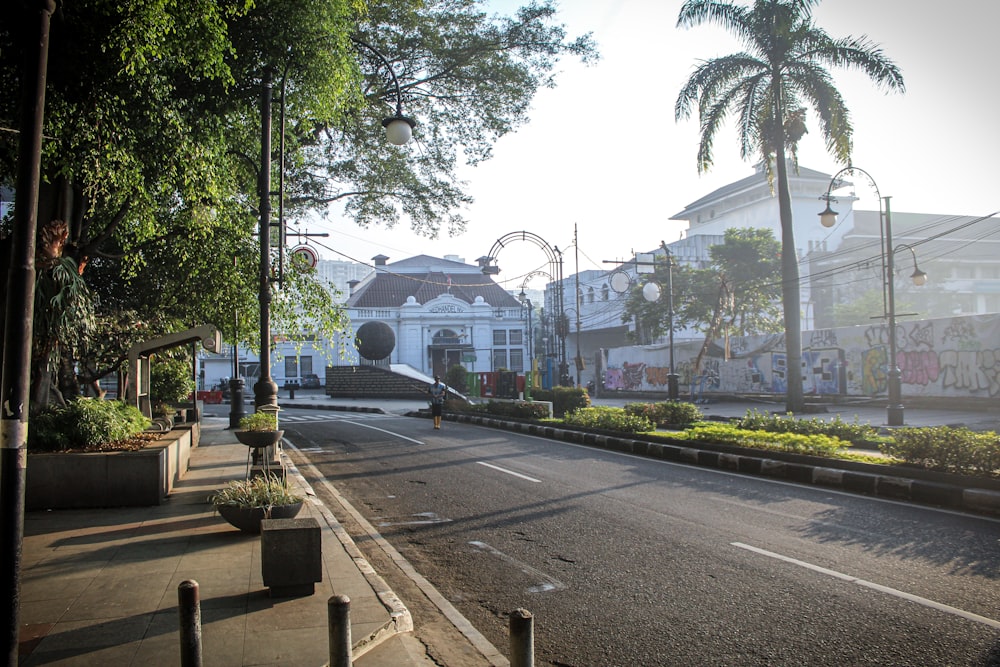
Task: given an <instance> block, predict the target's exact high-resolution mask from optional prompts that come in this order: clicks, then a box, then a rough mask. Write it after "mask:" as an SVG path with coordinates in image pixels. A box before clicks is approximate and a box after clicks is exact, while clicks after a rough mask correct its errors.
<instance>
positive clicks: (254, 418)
mask: <svg viewBox="0 0 1000 667" xmlns="http://www.w3.org/2000/svg"><path fill="white" fill-rule="evenodd" d="M284 434H285V432H284V431H279V430H278V417H277V415H276V414H275V413H274V412H254V413H253V414H249V415H247V416H245V417H243V418H242V419H240V430H239V431H236V439H237V440H239V441H240V442H242V443H243V444H244V445H246V446H247V447H252V448H254V449H263V448H264V447H271V446H273V445H276V444H278V441H280V440H281V438H282V436H283V435H284Z"/></svg>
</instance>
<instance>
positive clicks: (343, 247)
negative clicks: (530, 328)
mask: <svg viewBox="0 0 1000 667" xmlns="http://www.w3.org/2000/svg"><path fill="white" fill-rule="evenodd" d="M519 4H523V3H519V2H515V1H514V0H493V1H492V2H490V6H491V7H493V8H495V11H497V12H501V13H510V12H512V11H513V8H514V7H516V6H517V5H519ZM680 6H681V0H667V1H664V0H572V1H570V0H564V2H563V3H561V6H560V22H561V23H564V24H565V25H566V27H567V31H568V33H569V35H570V36H571V37H575V36H577V35H579V34H582V33H586V32H593V34H594V38H595V40H596V41H597V43H598V49H599V51H600V53H601V56H602V58H601V60H600V61H599V62H598V63H597V64H596V65H592V66H590V67H586V66H583V65H581V64H579V63H578V62H576V61H570V60H565V61H563V62H562V63H560V65H559V70H560V74H559V76H558V78H557V87H556V88H555V89H551V90H550V89H546V90H543V91H541V92H540V93H539V95H538V96H537V97H536V99H535V101H534V103H533V111H532V113H531V121H530V122H529V123H528V124H527V125H526V126H524V127H522V128H521V129H520V130H518V131H517V132H516V133H515V134H513V135H508V136H507V137H504V138H503V139H501V140H500V142H499V143H498V144H497V145H496V147H495V150H494V158H493V159H492V160H490V161H488V162H486V163H484V164H482V165H480V166H479V167H478V168H475V169H472V168H469V169H465V170H464V172H463V177H464V178H465V179H466V180H467V181H468V183H469V191H470V193H471V194H472V195H473V196H474V197H475V199H476V202H475V204H473V205H472V206H471V207H469V208H468V209H467V210H465V211H464V212H463V214H464V216H465V217H466V219H467V220H469V225H468V229H467V231H466V232H465V233H464V234H463V235H461V236H460V237H456V238H448V237H444V236H443V237H441V238H439V239H437V240H427V239H424V238H422V237H419V236H416V235H415V234H413V233H412V232H411V231H410V229H409V226H408V223H407V222H405V221H403V222H401V223H400V224H399V225H398V226H397V227H396V228H395V229H393V230H391V231H385V230H362V229H360V228H359V227H357V226H356V225H354V224H353V223H352V222H350V221H347V220H343V219H336V218H334V217H331V219H330V220H329V221H322V222H313V223H311V224H309V225H308V226H305V225H304V226H302V227H301V228H300V229H302V230H303V231H313V232H329V233H330V237H329V238H325V239H318V242H319V243H322V244H323V245H325V246H329V247H331V248H333V249H335V250H337V251H339V252H340V253H343V254H344V255H346V256H347V258H350V259H354V260H358V261H363V262H368V261H369V260H370V258H371V257H373V256H374V255H377V254H380V253H381V254H385V255H388V256H389V257H390V262H391V261H396V260H401V259H405V258H407V257H411V256H413V255H416V254H422V253H423V254H429V255H434V256H438V257H441V256H444V255H446V254H454V255H458V256H460V257H462V258H464V259H465V260H466V261H467V262H468V263H470V264H471V263H475V260H476V258H478V257H480V256H482V255H486V254H487V253H488V252H489V250H490V249H491V247H492V246H493V244H494V242H495V241H496V240H497V239H499V238H501V237H503V236H505V235H507V234H508V233H511V232H518V231H521V230H527V231H530V232H533V233H535V234H537V235H538V236H540V237H542V238H543V239H545V241H547V242H548V243H549V244H550V245H553V246H558V247H559V249H560V250H562V251H563V253H564V260H565V274H566V275H567V276H568V275H571V274H572V273H574V272H575V270H576V268H577V265H576V263H575V256H574V252H573V228H574V224H576V225H577V226H578V230H579V269H580V270H586V269H601V270H606V269H608V268H609V267H610V265H609V264H605V263H603V261H604V260H623V259H628V258H630V257H631V255H632V253H633V251H640V252H645V251H649V250H651V249H653V248H655V247H657V246H658V245H659V243H660V241H661V240H665V241H667V242H668V243H669V242H672V241H674V240H676V239H678V238H679V237H680V234H681V231H682V223H678V222H673V221H669V220H668V219H669V217H670V216H672V215H674V214H676V213H678V212H680V211H681V210H683V209H684V207H685V206H686V205H687V204H689V203H691V202H693V201H695V200H696V199H698V198H700V197H702V196H704V195H706V194H708V193H709V192H711V191H712V190H714V189H716V188H719V187H722V186H724V185H726V184H728V183H731V182H733V181H735V180H738V179H740V178H744V177H746V176H749V175H750V174H751V173H752V163H750V162H743V161H742V160H741V159H740V155H739V144H738V142H737V139H736V135H735V133H734V132H730V131H729V129H728V126H727V130H726V132H725V133H723V134H722V135H721V136H719V137H718V138H717V140H716V142H715V146H714V155H715V166H714V167H713V168H712V169H711V171H709V172H708V173H706V174H701V175H699V174H698V172H697V168H696V160H695V158H696V155H697V145H698V139H699V136H698V123H697V118H696V117H695V118H693V119H691V120H688V121H681V122H676V121H675V120H674V102H675V101H676V99H677V93H678V91H679V90H680V88H681V86H682V85H683V83H684V82H685V81H686V80H687V78H688V77H689V76H690V74H691V72H692V71H693V68H694V67H695V65H696V63H697V61H698V60H704V59H709V58H713V57H717V56H722V55H727V54H730V53H734V52H737V51H739V50H741V47H740V45H739V44H738V43H737V42H736V41H735V40H734V39H733V38H732V37H731V36H729V35H728V34H727V33H725V32H723V31H721V30H720V29H717V28H715V27H711V26H700V27H695V28H689V29H679V28H676V27H675V26H676V22H677V14H678V11H679V9H680ZM815 18H816V23H817V25H818V26H819V27H821V28H822V29H824V30H826V31H827V33H828V34H830V35H831V36H832V37H834V38H839V37H846V36H848V35H855V36H859V35H862V34H865V35H867V36H868V37H870V38H871V39H872V40H873V41H875V42H876V43H878V44H880V45H881V46H882V48H883V50H884V52H885V54H886V55H887V56H888V57H889V58H891V59H893V60H894V61H895V62H896V63H897V65H898V66H899V67H900V68H901V70H902V72H903V76H904V80H905V83H906V89H907V90H906V92H905V93H904V94H901V95H900V94H886V93H884V92H882V91H880V90H878V89H876V88H875V87H874V86H873V84H872V83H871V82H870V81H869V79H868V78H867V77H865V76H864V75H863V74H860V73H856V72H848V71H844V70H831V73H832V75H833V76H834V80H835V83H836V85H837V86H838V88H839V90H840V91H841V94H842V95H843V97H844V99H845V102H846V104H847V106H848V108H849V109H850V110H851V113H852V118H853V123H854V165H855V166H857V167H860V168H862V169H864V170H866V171H867V172H869V173H870V174H871V175H872V176H873V177H874V179H875V181H876V182H877V184H878V188H879V190H880V191H881V193H882V195H883V196H887V195H888V196H891V197H892V208H893V210H894V211H908V212H920V213H941V214H962V215H986V214H991V213H994V212H996V211H998V210H1000V186H998V182H1000V165H998V161H997V150H998V148H1000V121H998V120H997V117H998V116H997V114H998V109H1000V106H998V102H1000V95H998V93H997V82H998V78H1000V77H998V71H997V70H998V68H997V62H998V58H997V53H998V52H997V43H996V26H997V24H998V23H1000V2H998V1H997V0H953V1H952V2H949V3H948V4H947V5H946V6H943V7H941V8H939V9H938V10H937V11H930V10H929V8H928V7H927V6H926V5H921V4H919V3H918V4H911V3H902V2H900V1H899V0H825V2H822V3H821V4H820V5H819V6H818V7H817V8H816V10H815ZM418 122H419V119H418ZM417 131H418V132H419V125H418V127H417ZM799 163H800V165H801V166H803V167H808V168H810V169H815V170H819V171H824V172H826V173H830V174H833V173H834V172H836V171H837V170H838V169H839V168H840V167H842V166H844V165H838V164H836V163H835V162H834V160H833V159H832V158H831V157H829V156H828V155H827V153H826V150H825V145H824V143H823V140H822V137H821V136H820V133H819V129H818V126H817V124H816V122H815V120H812V121H811V122H810V134H808V135H807V136H806V137H805V138H804V139H803V140H802V141H801V142H800V146H799ZM856 182H857V181H856ZM857 183H858V184H857V194H858V196H859V197H861V200H860V201H859V202H858V203H857V204H856V205H855V206H856V207H857V208H862V209H868V210H874V209H876V208H877V204H876V203H875V196H874V192H873V191H871V193H870V195H869V194H868V192H866V191H869V190H871V189H870V188H867V187H866V186H865V185H863V183H861V182H857ZM821 208H822V206H821V205H820V202H819V201H817V209H816V210H817V213H818V212H819V210H820V209H821ZM998 222H1000V221H998ZM796 224H797V226H801V225H805V224H819V223H818V217H817V218H816V219H815V220H809V221H797V223H796ZM998 232H1000V228H998ZM317 245H318V244H317ZM318 249H319V250H320V254H321V256H323V257H325V258H328V259H345V257H343V256H341V255H338V254H336V253H334V252H330V251H329V250H327V249H325V248H323V247H318ZM498 258H499V261H498V264H499V266H500V268H501V270H502V272H501V273H500V275H499V276H496V278H497V280H498V281H500V282H501V283H503V284H504V286H505V287H506V288H507V289H515V290H516V289H519V287H520V286H521V284H522V283H523V282H524V279H523V277H522V276H524V275H525V274H526V273H528V272H530V271H532V270H536V269H541V270H547V265H546V258H545V256H544V255H543V254H542V252H541V250H540V249H538V248H537V247H536V246H535V245H533V244H531V243H525V242H518V243H513V244H511V245H508V246H507V247H506V248H504V249H503V250H502V251H501V252H500V253H499V256H498ZM544 283H545V279H544V278H541V277H539V278H535V279H533V280H531V281H530V282H529V288H534V289H541V288H542V287H543V285H544Z"/></svg>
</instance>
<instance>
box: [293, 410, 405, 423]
mask: <svg viewBox="0 0 1000 667" xmlns="http://www.w3.org/2000/svg"><path fill="white" fill-rule="evenodd" d="M389 416H391V415H386V414H382V413H380V412H337V411H323V412H318V413H316V414H282V415H281V417H279V419H278V421H279V422H280V423H282V424H311V423H317V422H336V421H367V420H378V419H385V418H387V417H389Z"/></svg>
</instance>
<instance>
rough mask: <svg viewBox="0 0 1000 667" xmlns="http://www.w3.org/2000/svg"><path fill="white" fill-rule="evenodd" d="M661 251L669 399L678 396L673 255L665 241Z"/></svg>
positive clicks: (674, 398) (674, 399)
mask: <svg viewBox="0 0 1000 667" xmlns="http://www.w3.org/2000/svg"><path fill="white" fill-rule="evenodd" d="M660 243H661V245H662V246H663V252H665V253H666V255H667V326H669V327H670V331H669V333H668V341H669V350H670V372H669V373H667V397H668V398H669V399H670V400H671V401H676V400H677V398H678V382H677V372H676V371H675V370H674V255H673V253H671V252H670V248H668V247H667V244H666V242H663V241H661V242H660Z"/></svg>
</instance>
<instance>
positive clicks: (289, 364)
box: [285, 357, 299, 378]
mask: <svg viewBox="0 0 1000 667" xmlns="http://www.w3.org/2000/svg"><path fill="white" fill-rule="evenodd" d="M298 376H299V360H298V358H297V357H285V377H286V378H295V377H298Z"/></svg>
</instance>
